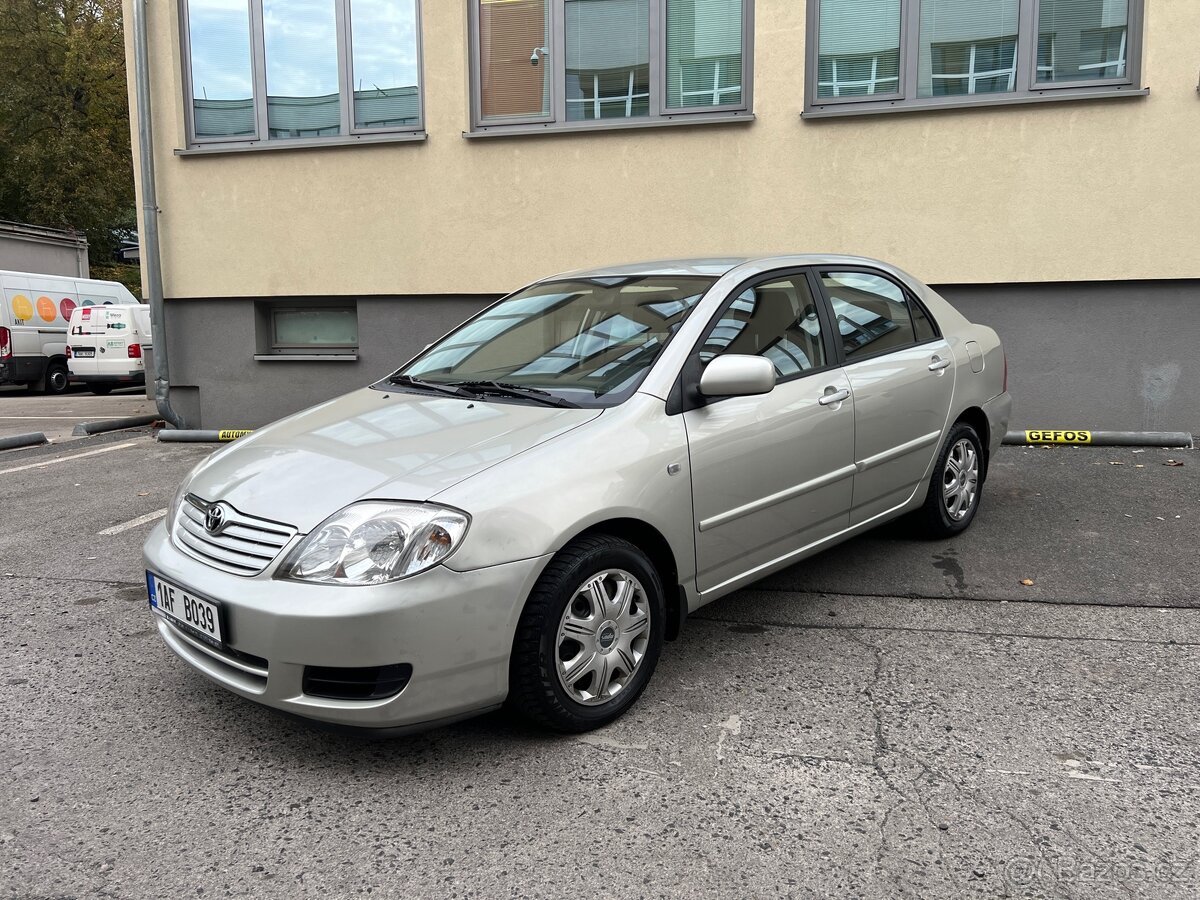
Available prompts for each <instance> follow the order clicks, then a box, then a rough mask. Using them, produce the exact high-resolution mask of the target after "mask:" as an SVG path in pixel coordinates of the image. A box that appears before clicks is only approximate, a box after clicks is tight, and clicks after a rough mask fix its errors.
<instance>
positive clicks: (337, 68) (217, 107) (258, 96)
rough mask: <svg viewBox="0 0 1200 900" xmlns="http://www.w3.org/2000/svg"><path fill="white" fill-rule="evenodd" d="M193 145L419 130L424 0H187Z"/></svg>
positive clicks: (340, 137) (186, 38)
mask: <svg viewBox="0 0 1200 900" xmlns="http://www.w3.org/2000/svg"><path fill="white" fill-rule="evenodd" d="M182 2H183V3H184V10H183V12H184V15H183V26H184V50H185V53H184V60H185V63H184V64H185V66H186V68H187V73H186V74H187V77H185V79H184V83H185V85H186V88H187V106H188V111H189V117H188V131H189V135H188V137H189V142H190V143H191V144H192V145H194V146H214V145H216V146H220V145H222V144H226V145H229V146H231V147H234V146H237V147H246V146H255V145H263V144H267V143H270V144H273V145H275V146H282V144H281V143H279V142H283V141H293V142H294V141H296V140H312V141H315V142H316V143H327V142H337V141H339V140H343V141H354V140H362V139H363V138H365V137H369V136H372V135H380V136H385V137H386V136H387V135H388V134H390V133H416V132H420V130H421V127H422V108H421V58H420V57H421V51H420V9H419V5H418V4H419V0H182Z"/></svg>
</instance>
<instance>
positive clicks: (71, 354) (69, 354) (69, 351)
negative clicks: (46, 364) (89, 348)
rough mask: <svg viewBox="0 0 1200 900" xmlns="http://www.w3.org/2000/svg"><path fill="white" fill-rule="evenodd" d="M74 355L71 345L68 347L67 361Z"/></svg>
mask: <svg viewBox="0 0 1200 900" xmlns="http://www.w3.org/2000/svg"><path fill="white" fill-rule="evenodd" d="M72 356H74V354H73V353H72V352H71V345H70V344H68V345H67V359H70V358H71V357H72Z"/></svg>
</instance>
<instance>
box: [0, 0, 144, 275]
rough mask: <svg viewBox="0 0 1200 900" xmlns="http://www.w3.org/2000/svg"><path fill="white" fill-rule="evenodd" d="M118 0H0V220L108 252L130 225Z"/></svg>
mask: <svg viewBox="0 0 1200 900" xmlns="http://www.w3.org/2000/svg"><path fill="white" fill-rule="evenodd" d="M121 26H122V22H121V3H120V0H0V219H13V220H16V221H20V222H30V223H33V224H37V225H48V226H52V227H58V228H74V229H75V230H77V231H81V232H83V233H84V234H86V235H87V238H88V243H89V244H90V246H91V255H92V258H93V259H95V260H97V261H105V260H108V259H111V257H112V253H113V251H114V250H115V248H116V246H117V244H118V243H119V241H120V235H121V233H122V232H129V231H132V230H133V229H134V228H135V227H136V225H135V223H136V218H135V211H134V195H133V161H132V156H131V154H130V149H129V104H128V94H127V93H126V81H125V43H124V40H123V39H122V36H121Z"/></svg>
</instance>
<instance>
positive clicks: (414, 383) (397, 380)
mask: <svg viewBox="0 0 1200 900" xmlns="http://www.w3.org/2000/svg"><path fill="white" fill-rule="evenodd" d="M388 382H389V383H390V384H398V385H400V387H411V388H417V389H418V390H422V391H436V392H437V393H439V394H449V395H450V396H451V397H473V396H475V395H474V394H472V393H471V392H470V391H464V390H463V389H462V388H460V387H455V386H454V385H452V384H439V383H438V382H436V381H422V380H421V379H420V378H413V377H412V376H411V375H397V374H392V375H389V376H388Z"/></svg>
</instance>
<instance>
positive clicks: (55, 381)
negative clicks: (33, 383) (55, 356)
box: [42, 360, 71, 394]
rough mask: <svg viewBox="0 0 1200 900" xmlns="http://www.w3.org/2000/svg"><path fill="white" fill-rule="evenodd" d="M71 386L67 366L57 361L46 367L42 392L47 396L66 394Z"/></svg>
mask: <svg viewBox="0 0 1200 900" xmlns="http://www.w3.org/2000/svg"><path fill="white" fill-rule="evenodd" d="M70 384H71V375H70V373H69V372H68V371H67V364H66V363H65V362H61V361H59V360H55V361H54V362H52V363H50V365H48V366H46V374H45V375H44V376H42V390H43V391H45V392H46V393H47V394H65V393H66V392H67V388H68V387H69V386H70Z"/></svg>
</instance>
